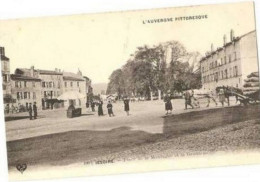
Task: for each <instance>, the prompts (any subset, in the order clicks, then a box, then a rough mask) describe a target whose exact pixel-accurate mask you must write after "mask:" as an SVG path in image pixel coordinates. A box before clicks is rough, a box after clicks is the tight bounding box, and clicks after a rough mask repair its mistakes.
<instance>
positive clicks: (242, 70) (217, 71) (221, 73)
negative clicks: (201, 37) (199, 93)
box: [200, 30, 258, 90]
mask: <svg viewBox="0 0 260 182" xmlns="http://www.w3.org/2000/svg"><path fill="white" fill-rule="evenodd" d="M255 71H258V57H257V42H256V31H251V32H248V33H246V34H244V35H242V36H240V37H235V36H234V31H233V30H231V31H230V41H229V42H227V38H226V36H225V35H224V37H223V46H222V47H219V48H217V49H216V50H214V47H213V44H212V45H211V51H210V52H207V53H206V56H205V57H203V58H202V59H201V61H200V72H201V79H202V89H203V90H214V89H215V88H216V87H218V86H232V87H237V88H242V87H243V85H244V79H245V78H246V77H247V75H249V74H250V73H252V72H255Z"/></svg>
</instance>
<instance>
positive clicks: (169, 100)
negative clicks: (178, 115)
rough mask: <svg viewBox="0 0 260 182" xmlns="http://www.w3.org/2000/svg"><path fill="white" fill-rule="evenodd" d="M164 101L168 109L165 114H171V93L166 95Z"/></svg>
mask: <svg viewBox="0 0 260 182" xmlns="http://www.w3.org/2000/svg"><path fill="white" fill-rule="evenodd" d="M164 102H165V110H166V114H165V115H168V114H171V113H172V103H171V98H170V96H169V95H166V96H165V98H164ZM168 112H169V113H168Z"/></svg>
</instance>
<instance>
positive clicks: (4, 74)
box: [0, 47, 12, 105]
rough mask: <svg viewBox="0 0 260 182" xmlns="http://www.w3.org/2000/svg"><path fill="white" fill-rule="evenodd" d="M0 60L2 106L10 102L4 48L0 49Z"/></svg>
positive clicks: (8, 68) (8, 64)
mask: <svg viewBox="0 0 260 182" xmlns="http://www.w3.org/2000/svg"><path fill="white" fill-rule="evenodd" d="M0 59H1V73H2V79H3V80H2V83H3V84H2V87H3V98H4V104H5V105H6V104H8V103H10V102H11V100H12V98H11V82H10V62H9V58H8V57H6V56H5V48H4V47H0Z"/></svg>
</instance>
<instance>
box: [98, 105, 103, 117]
mask: <svg viewBox="0 0 260 182" xmlns="http://www.w3.org/2000/svg"><path fill="white" fill-rule="evenodd" d="M103 115H104V113H103V102H102V101H99V102H98V116H103Z"/></svg>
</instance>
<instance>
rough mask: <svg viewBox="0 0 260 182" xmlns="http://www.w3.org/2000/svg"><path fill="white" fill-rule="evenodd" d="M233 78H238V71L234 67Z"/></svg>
mask: <svg viewBox="0 0 260 182" xmlns="http://www.w3.org/2000/svg"><path fill="white" fill-rule="evenodd" d="M233 71H234V76H235V77H237V76H238V70H237V66H235V67H234V70H233Z"/></svg>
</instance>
